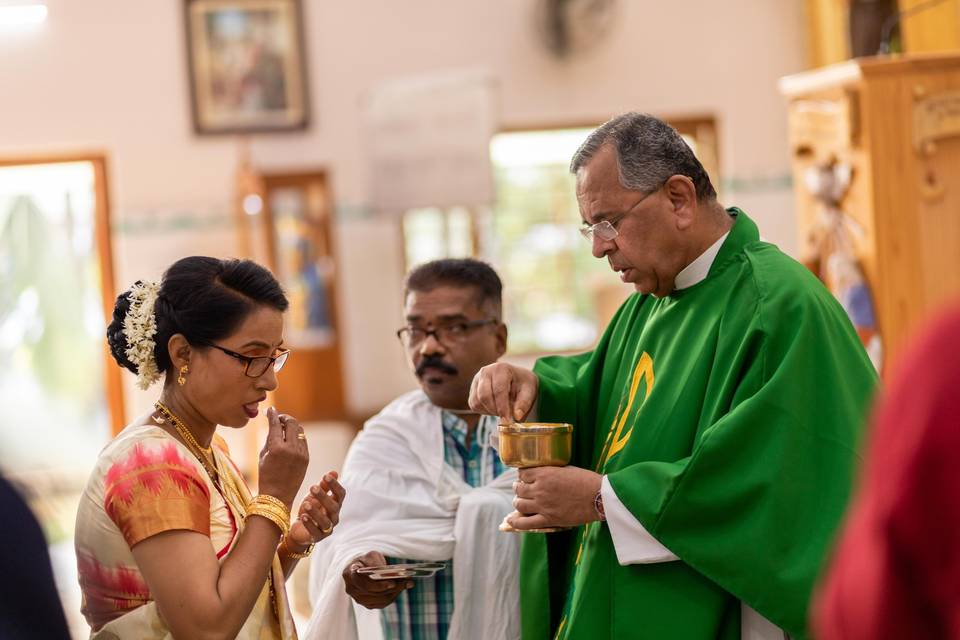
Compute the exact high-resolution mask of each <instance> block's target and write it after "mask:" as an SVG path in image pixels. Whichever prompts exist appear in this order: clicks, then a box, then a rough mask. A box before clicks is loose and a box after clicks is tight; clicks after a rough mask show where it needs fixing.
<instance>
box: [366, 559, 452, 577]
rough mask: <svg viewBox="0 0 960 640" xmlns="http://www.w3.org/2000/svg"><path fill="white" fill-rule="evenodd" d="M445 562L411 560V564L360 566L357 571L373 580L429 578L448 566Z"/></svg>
mask: <svg viewBox="0 0 960 640" xmlns="http://www.w3.org/2000/svg"><path fill="white" fill-rule="evenodd" d="M446 566H447V565H446V564H445V563H443V562H411V563H409V564H385V565H382V566H379V567H360V568H359V569H357V573H362V574H366V575H369V576H370V579H371V580H397V579H401V578H429V577H430V576H432V575H434V574H435V573H436V572H437V571H441V570H443V569H445V568H446Z"/></svg>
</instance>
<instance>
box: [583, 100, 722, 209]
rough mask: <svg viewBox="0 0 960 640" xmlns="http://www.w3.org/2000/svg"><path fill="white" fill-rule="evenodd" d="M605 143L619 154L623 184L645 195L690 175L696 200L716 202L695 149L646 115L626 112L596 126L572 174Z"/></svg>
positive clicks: (715, 196)
mask: <svg viewBox="0 0 960 640" xmlns="http://www.w3.org/2000/svg"><path fill="white" fill-rule="evenodd" d="M606 144H610V145H613V147H614V149H615V150H616V152H617V165H618V167H619V178H620V184H621V185H623V187H624V188H626V189H632V190H634V191H642V192H645V193H648V192H651V191H656V190H657V189H659V188H660V187H662V186H663V184H664V183H665V182H666V181H667V180H668V179H669V178H670V177H671V176H674V175H681V176H687V177H688V178H690V179H691V180H692V181H693V184H694V187H696V190H697V199H698V200H700V201H703V202H707V201H711V200H716V198H717V191H716V189H714V188H713V184H712V183H711V182H710V176H708V175H707V172H706V170H705V169H704V168H703V165H702V164H700V161H699V160H697V157H696V156H695V155H694V154H693V150H691V149H690V147H689V146H688V145H687V143H686V142H685V141H684V140H683V138H682V137H681V136H680V134H679V133H677V130H676V129H674V128H673V127H671V126H670V125H668V124H667V123H666V122H664V121H663V120H660V119H658V118H655V117H653V116H651V115H648V114H646V113H637V112H631V113H624V114H623V115H619V116H617V117H616V118H613V119H612V120H608V121H607V122H605V123H603V124H602V125H600V126H599V127H597V128H596V129H595V130H594V131H593V132H592V133H591V134H590V135H589V136H587V139H586V140H585V141H584V142H583V144H581V145H580V148H579V149H577V152H576V153H575V154H573V159H572V160H571V161H570V173H573V174H576V173H577V172H578V171H579V170H580V169H581V168H583V167H584V165H586V164H587V163H588V162H589V161H590V159H591V158H593V156H594V154H596V153H597V151H599V150H600V148H601V147H603V146H604V145H606Z"/></svg>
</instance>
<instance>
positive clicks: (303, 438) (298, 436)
mask: <svg viewBox="0 0 960 640" xmlns="http://www.w3.org/2000/svg"><path fill="white" fill-rule="evenodd" d="M306 439H307V434H305V433H303V432H302V431H301V432H300V433H298V434H297V440H306Z"/></svg>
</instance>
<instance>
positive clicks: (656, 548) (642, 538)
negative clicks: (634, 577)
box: [600, 476, 679, 566]
mask: <svg viewBox="0 0 960 640" xmlns="http://www.w3.org/2000/svg"><path fill="white" fill-rule="evenodd" d="M600 495H601V496H602V497H603V511H604V513H605V514H606V516H607V526H608V527H610V537H611V538H613V547H614V549H615V550H616V552H617V561H618V562H619V563H620V564H621V565H623V566H626V565H628V564H654V563H657V562H673V561H674V560H679V558H678V557H677V556H676V555H674V554H673V552H671V551H670V550H669V549H667V548H666V547H665V546H663V545H662V544H660V543H659V542H657V540H656V538H654V537H653V536H652V535H650V532H649V531H647V530H646V528H645V527H644V526H643V525H642V524H640V521H639V520H637V519H636V518H635V517H634V516H633V514H632V513H630V510H629V509H627V508H626V507H625V506H624V505H623V503H622V502H620V498H618V497H617V494H616V493H614V491H613V487H612V486H611V485H610V480H608V479H607V476H603V481H602V483H601V485H600Z"/></svg>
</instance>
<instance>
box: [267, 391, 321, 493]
mask: <svg viewBox="0 0 960 640" xmlns="http://www.w3.org/2000/svg"><path fill="white" fill-rule="evenodd" d="M267 419H268V421H269V424H270V430H269V431H268V432H267V441H266V443H265V444H264V445H263V449H262V450H261V451H260V475H259V478H260V483H259V485H260V493H265V494H267V495H271V496H273V497H274V498H277V499H279V500H280V501H281V502H283V503H284V504H285V505H287V507H288V508H289V507H290V506H291V505H292V504H293V499H294V498H295V497H296V495H297V492H298V491H299V490H300V485H301V484H303V476H304V475H305V474H306V473H307V463H308V462H309V461H310V454H309V452H308V451H307V438H306V435H305V434H304V433H303V427H301V426H300V423H299V422H297V421H296V419H294V418H293V417H291V416H288V415H286V414H278V413H277V410H276V409H274V408H273V407H270V408H269V409H267Z"/></svg>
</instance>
